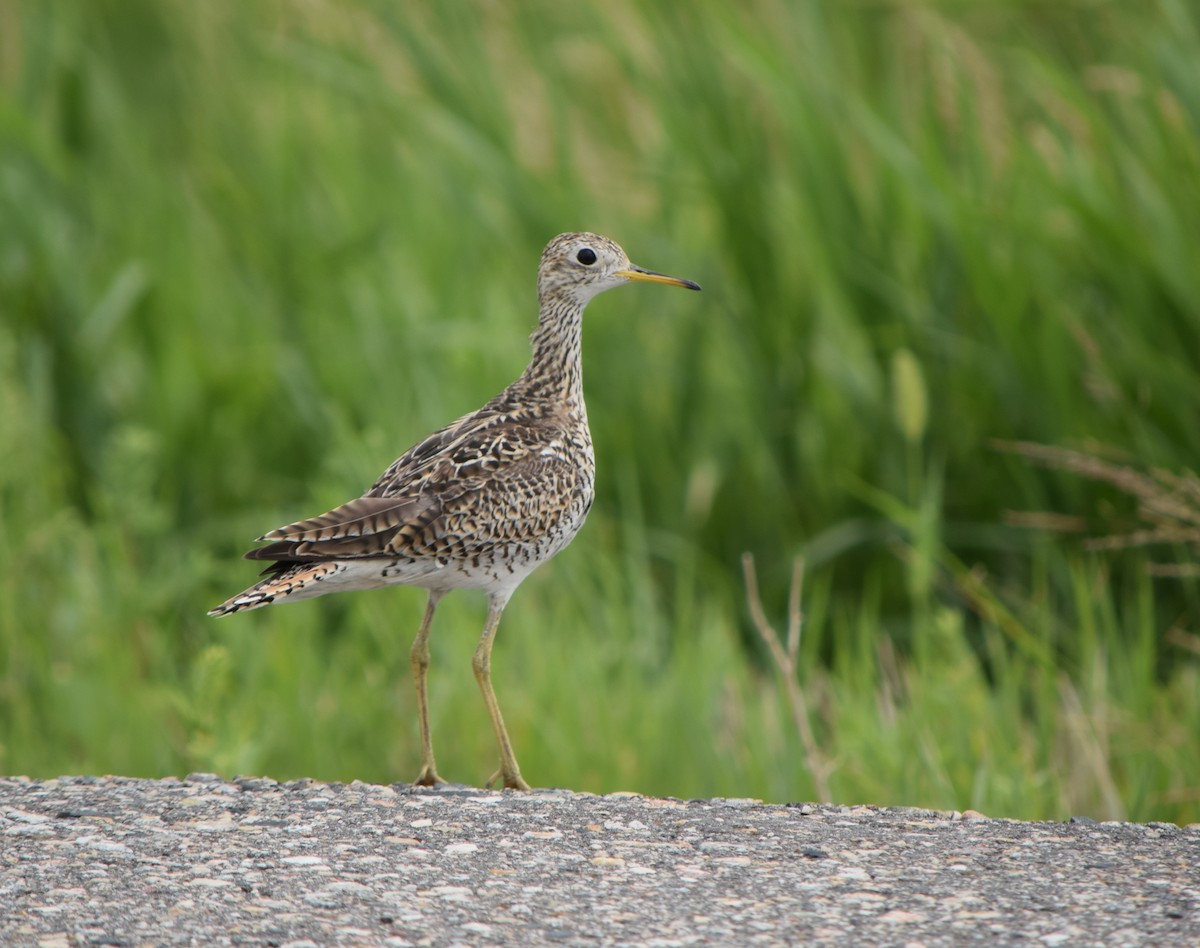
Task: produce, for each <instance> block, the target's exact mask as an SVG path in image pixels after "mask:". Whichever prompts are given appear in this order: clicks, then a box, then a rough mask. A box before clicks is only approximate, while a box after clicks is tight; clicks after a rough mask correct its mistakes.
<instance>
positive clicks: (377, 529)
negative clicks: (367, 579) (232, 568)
mask: <svg viewBox="0 0 1200 948" xmlns="http://www.w3.org/2000/svg"><path fill="white" fill-rule="evenodd" d="M440 513H441V509H440V505H439V503H438V499H437V497H436V496H435V495H434V494H432V493H429V492H427V491H423V492H422V493H420V494H418V495H417V496H415V497H359V498H358V499H357V500H352V501H350V502H349V503H348V504H342V505H341V506H340V507H335V508H334V509H333V510H330V511H329V512H328V513H323V514H321V515H320V516H319V517H312V518H310V519H308V520H300V521H297V522H296V523H292V524H288V525H287V526H286V527H280V528H279V529H278V530H272V531H271V532H270V533H268V534H266V535H264V536H262V537H260V538H259V539H260V540H262V541H267V540H271V541H274V542H271V543H268V544H267V545H266V546H261V547H258V548H256V549H253V550H250V551H249V552H248V553H246V559H248V560H327V559H340V558H343V557H345V558H353V557H364V556H386V555H389V552H390V550H391V548H392V547H393V546H394V544H395V541H396V538H397V536H398V535H399V534H401V533H402V532H405V531H408V530H414V529H415V530H423V529H424V528H425V527H426V526H427V525H428V524H429V523H430V522H431V521H433V520H436V519H437V517H438V516H439V514H440Z"/></svg>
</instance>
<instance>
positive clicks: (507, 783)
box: [484, 767, 533, 790]
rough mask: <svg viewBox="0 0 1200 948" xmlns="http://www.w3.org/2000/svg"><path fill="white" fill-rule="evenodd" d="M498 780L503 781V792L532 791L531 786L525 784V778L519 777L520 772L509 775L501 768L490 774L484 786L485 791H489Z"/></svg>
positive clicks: (515, 771) (516, 771)
mask: <svg viewBox="0 0 1200 948" xmlns="http://www.w3.org/2000/svg"><path fill="white" fill-rule="evenodd" d="M500 780H502V781H504V783H503V786H504V789H505V790H532V789H533V788H532V787H531V786H529V784H527V783H526V782H525V778H524V777H522V776H521V771H519V770H514V771H512V772H511V773H509V772H508V771H506V770H505V769H504V768H503V767H501V768H500V769H499V770H497V771H496V772H495V773H494V774H492V776H491V777H490V778H489V779H488V782H487V783H485V784H484V786H485V787H486V788H487V789H489V790H491V789H492V787H493V786H495V784H496V782H497V781H500Z"/></svg>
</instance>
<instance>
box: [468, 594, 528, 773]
mask: <svg viewBox="0 0 1200 948" xmlns="http://www.w3.org/2000/svg"><path fill="white" fill-rule="evenodd" d="M507 603H508V593H495V594H492V595H490V596H488V615H487V623H486V624H485V625H484V627H483V635H482V636H480V638H479V645H478V646H477V647H476V649H475V655H474V657H473V658H472V659H471V667H472V668H473V669H474V670H475V680H476V681H477V682H479V690H480V691H482V692H483V703H484V704H486V705H487V710H488V716H489V717H491V719H492V728H493V730H495V732H496V744H497V745H499V748H500V769H499V770H497V771H496V772H495V773H494V774H492V778H491V779H490V780H489V781H488V782H487V785H488V786H489V787H490V786H491V785H492V784H494V783H495V782H496V781H497V780H500V779H503V781H504V786H505V787H506V788H509V789H511V790H528V789H529V784H527V783H526V782H525V780H524V778H523V777H522V776H521V768H520V767H519V766H517V758H516V756H515V755H514V754H513V749H512V742H511V741H510V740H509V739H508V731H507V730H505V727H504V717H503V716H502V715H501V714H500V705H499V703H498V702H497V701H496V692H494V691H493V690H492V642H493V641H494V640H495V638H496V627H497V626H499V625H500V615H501V613H503V612H504V607H505V605H507Z"/></svg>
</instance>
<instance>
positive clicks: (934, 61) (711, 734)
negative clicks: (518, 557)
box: [0, 0, 1200, 822]
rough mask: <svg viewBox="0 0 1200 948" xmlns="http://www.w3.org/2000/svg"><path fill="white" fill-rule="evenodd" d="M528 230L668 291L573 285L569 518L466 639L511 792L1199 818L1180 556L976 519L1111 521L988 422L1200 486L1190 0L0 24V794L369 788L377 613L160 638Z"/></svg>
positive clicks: (406, 388)
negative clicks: (579, 388) (756, 589)
mask: <svg viewBox="0 0 1200 948" xmlns="http://www.w3.org/2000/svg"><path fill="white" fill-rule="evenodd" d="M572 229H590V230H597V231H600V232H602V233H606V234H609V235H611V236H613V237H615V238H616V239H617V240H619V241H620V242H622V243H623V244H624V245H625V247H626V249H627V250H628V251H629V252H630V255H631V256H632V257H633V259H634V260H635V261H636V262H638V263H640V264H642V265H644V266H648V267H653V268H655V269H660V270H664V271H667V272H670V273H675V274H678V275H680V276H684V277H688V278H692V279H695V280H697V281H699V282H700V283H701V284H703V286H704V288H705V292H704V294H703V295H700V296H692V295H688V294H675V293H671V292H669V291H657V290H655V289H653V288H640V289H637V290H632V289H631V290H623V291H620V292H619V293H614V294H610V295H606V296H605V297H603V298H601V299H600V300H598V301H597V302H596V303H595V304H593V306H592V307H591V308H590V309H589V311H588V321H587V327H586V333H585V337H586V338H585V350H586V354H585V363H586V370H585V373H586V384H587V388H588V395H589V407H590V416H591V421H592V427H593V433H594V438H595V444H596V454H597V458H598V465H599V496H598V499H597V502H596V505H595V507H594V508H593V512H592V514H591V518H590V521H589V524H588V526H587V528H586V529H585V531H584V532H583V533H582V534H581V536H580V537H579V538H578V539H577V541H576V542H575V544H574V545H573V546H572V547H571V548H570V549H569V550H567V551H566V552H565V553H563V554H562V555H561V556H560V557H559V558H558V559H556V560H555V561H554V562H553V563H551V564H550V565H548V566H546V567H544V568H543V569H542V570H541V571H540V572H539V573H537V574H535V575H534V576H533V577H532V578H531V579H530V580H529V581H528V582H526V583H525V585H524V586H523V587H522V589H521V591H520V592H519V593H518V594H517V595H516V596H515V597H514V600H513V602H512V605H511V606H510V607H509V609H508V611H507V612H506V614H505V621H504V624H503V625H502V627H501V631H500V635H499V638H498V644H497V649H496V657H495V680H496V687H497V691H498V693H499V696H500V700H501V704H502V706H503V708H504V710H505V714H506V717H507V720H508V724H509V729H510V731H511V733H512V736H513V739H514V741H515V744H516V748H517V752H518V756H519V758H520V760H521V763H522V767H523V770H524V772H525V773H526V775H527V776H528V778H529V779H530V780H531V782H533V783H534V784H539V785H559V786H569V787H572V788H575V789H581V790H593V791H607V790H617V789H636V790H640V791H644V792H647V793H660V794H673V795H677V796H685V797H686V796H712V795H718V794H720V795H734V796H758V797H764V798H767V799H772V800H793V799H812V798H814V797H816V796H818V795H824V794H828V795H829V796H831V797H832V798H833V799H834V800H836V801H838V802H870V803H880V804H915V805H923V806H931V807H947V808H960V809H961V808H967V807H973V808H975V809H979V810H982V811H984V812H986V813H989V814H991V815H1004V816H1020V817H1030V818H1038V817H1048V818H1063V817H1066V816H1069V815H1073V814H1081V815H1090V816H1093V817H1098V818H1102V817H1121V818H1134V819H1164V820H1178V821H1184V822H1186V821H1194V820H1197V819H1200V629H1198V628H1197V624H1198V622H1200V583H1198V582H1197V579H1196V578H1195V576H1188V575H1187V566H1188V565H1189V564H1191V563H1194V561H1195V559H1196V549H1195V547H1189V546H1188V545H1187V544H1186V543H1183V542H1180V543H1176V544H1175V545H1174V546H1167V547H1166V548H1158V549H1153V550H1144V549H1139V548H1133V549H1125V550H1118V551H1109V552H1094V551H1089V550H1088V549H1086V548H1085V547H1084V546H1083V544H1082V543H1081V542H1080V540H1079V539H1078V538H1077V537H1073V536H1069V535H1063V534H1061V533H1051V532H1047V531H1038V530H1031V529H1028V528H1023V527H1019V526H1014V525H1012V523H1011V520H1012V513H1013V512H1014V511H1016V512H1020V511H1034V512H1040V513H1039V514H1038V517H1041V519H1038V517H1035V518H1033V522H1034V523H1041V522H1045V523H1049V524H1057V525H1060V526H1061V525H1063V524H1067V525H1073V526H1074V527H1076V528H1078V529H1082V530H1085V531H1090V533H1091V534H1100V535H1104V534H1111V533H1114V532H1119V531H1123V530H1128V529H1131V525H1132V526H1136V523H1137V520H1138V510H1137V507H1136V504H1135V503H1134V502H1133V501H1132V500H1131V499H1130V498H1129V497H1127V496H1125V495H1124V494H1122V492H1121V491H1119V490H1116V489H1114V488H1113V487H1112V486H1111V485H1109V484H1104V483H1101V482H1098V481H1095V480H1089V479H1088V478H1086V477H1080V476H1078V474H1075V473H1072V472H1069V471H1064V470H1056V469H1053V468H1046V467H1041V466H1035V465H1033V464H1031V463H1029V461H1028V460H1027V459H1025V458H1023V457H1021V456H1019V455H1014V454H1012V453H1010V452H1002V451H998V450H996V449H995V447H994V446H993V439H1020V440H1026V441H1034V442H1043V443H1049V444H1058V445H1067V446H1073V447H1076V448H1080V449H1083V450H1085V451H1088V452H1091V453H1095V454H1099V455H1103V456H1105V457H1107V458H1108V459H1110V460H1112V461H1114V462H1115V463H1118V464H1121V465H1128V466H1129V467H1130V468H1133V469H1139V470H1148V469H1163V470H1167V471H1174V472H1178V473H1180V474H1183V473H1184V472H1187V471H1194V470H1196V468H1197V466H1198V464H1200V461H1198V458H1200V302H1198V301H1200V265H1198V264H1197V259H1198V252H1197V250H1198V247H1200V14H1198V13H1197V11H1196V8H1195V7H1194V5H1193V4H1190V3H1188V2H1184V0H1147V2H1146V3H1139V4H1131V3H1122V2H1115V0H1078V2H1066V3H1060V4H1053V5H1047V4H1040V3H1028V2H1022V0H1009V2H998V3H989V4H974V3H961V2H951V0H943V2H936V0H928V2H922V0H909V2H901V0H895V2H878V3H868V2H862V3H840V2H816V0H810V2H784V0H750V2H746V3H741V4H728V3H725V2H723V0H696V2H694V3H690V4H687V5H674V6H669V5H659V4H654V3H650V2H647V0H611V2H608V3H606V4H603V5H599V4H561V3H553V2H544V0H537V2H530V3H523V4H519V5H518V4H512V5H509V4H499V3H488V2H473V3H468V2H450V3H441V4H394V3H387V2H383V0H377V2H355V3H333V2H328V0H309V2H282V0H277V2H267V3H254V4H240V3H231V2H212V3H203V4H196V3H185V2H182V0H119V2H118V0H89V2H54V3H46V2H34V0H29V2H20V0H0V533H2V534H3V543H0V772H7V773H26V774H33V775H38V776H51V775H54V774H58V773H63V772H113V773H122V774H128V775H163V774H171V773H175V774H181V773H184V772H187V771H190V770H215V771H218V772H221V773H223V774H226V775H232V774H234V773H238V772H241V773H255V774H269V775H272V776H275V777H278V778H286V777H293V776H300V775H306V776H312V777H317V778H321V779H341V780H347V779H353V778H361V779H364V780H371V781H393V780H407V779H411V777H412V776H413V775H414V774H415V772H416V769H417V762H418V758H419V753H418V748H417V739H416V726H415V720H414V703H413V698H412V692H411V687H410V682H409V673H408V648H409V644H410V642H411V638H412V635H413V634H414V632H415V630H416V626H417V623H418V621H419V618H420V614H421V610H422V608H423V604H424V597H423V594H422V593H420V592H418V591H413V590H403V589H399V590H388V591H383V592H376V593H371V594H361V595H357V596H350V597H337V596H334V597H329V598H327V599H323V600H319V601H316V602H310V603H305V604H302V605H298V606H289V607H288V608H284V609H268V610H264V611H261V612H256V613H253V614H251V615H248V616H239V617H235V618H233V619H230V620H225V621H222V622H215V621H213V620H210V619H207V618H206V617H205V615H204V613H205V610H206V609H207V608H209V607H210V606H212V605H214V604H215V603H217V602H219V601H221V600H222V599H224V598H225V597H226V596H228V595H230V594H231V593H233V592H235V591H237V590H238V589H241V588H242V587H244V586H246V585H249V584H250V582H251V580H252V579H253V576H254V569H253V568H252V567H251V566H250V565H249V564H247V563H245V562H243V561H241V560H240V559H239V555H240V553H241V552H242V551H243V550H244V549H245V548H246V547H247V545H248V542H249V541H250V540H251V539H252V538H253V537H255V536H257V535H258V534H260V533H262V532H263V531H264V530H266V529H269V528H271V527H274V526H277V525H278V524H281V523H285V522H289V521H291V520H294V519H297V518H299V517H302V516H308V515H312V514H315V513H318V512H320V511H323V510H325V509H327V508H328V507H330V506H333V505H334V504H336V503H339V502H341V501H344V500H346V499H348V498H350V497H351V496H354V495H356V494H357V493H358V492H360V491H361V490H362V489H363V488H365V487H366V486H367V485H368V484H369V483H371V481H372V480H373V479H374V478H375V477H376V475H377V474H378V473H379V472H380V471H381V470H382V469H383V468H384V467H385V466H386V465H387V464H388V463H390V461H391V460H392V459H393V458H394V457H395V456H396V455H398V454H399V453H400V451H401V450H403V449H404V448H406V447H407V446H408V445H409V444H411V443H412V442H413V441H415V440H416V439H417V438H419V437H420V436H422V435H424V434H425V433H427V432H428V431H429V430H432V429H433V428H435V427H437V426H440V425H442V424H444V423H446V422H447V421H449V420H451V419H453V418H454V417H457V416H458V415H459V414H461V413H463V412H465V411H469V410H471V409H473V408H475V407H477V406H478V405H479V404H480V403H482V401H483V400H485V399H486V398H487V397H489V396H490V395H492V394H493V393H494V392H495V391H497V390H499V389H500V388H501V387H503V386H504V385H505V384H507V383H508V382H509V381H510V380H511V379H512V378H513V377H515V376H516V374H517V373H518V372H519V371H520V370H521V368H522V367H523V366H524V363H525V360H526V357H527V352H528V350H527V334H528V332H529V331H530V330H531V329H532V325H533V320H534V318H535V300H534V295H533V277H534V268H535V264H536V261H537V256H538V254H539V252H540V250H541V248H542V246H543V244H544V243H545V241H546V240H547V239H549V238H550V237H551V236H553V235H554V234H555V233H558V232H560V231H563V230H572ZM744 551H750V552H752V553H753V554H754V556H755V558H756V562H757V564H758V578H759V583H760V585H761V588H762V598H763V604H764V608H765V611H766V615H767V617H768V619H769V621H771V622H772V623H773V624H774V625H775V626H776V628H777V629H779V630H780V633H781V634H782V629H783V626H784V624H785V621H786V613H787V598H788V586H789V575H790V572H791V566H792V559H793V557H795V556H797V555H803V556H804V558H805V563H806V573H805V584H804V590H803V596H802V601H801V606H802V609H803V612H804V625H803V635H802V637H801V639H800V644H799V652H798V654H797V658H796V663H797V666H798V673H797V682H798V683H799V684H801V685H802V688H803V702H804V704H803V714H804V716H805V718H806V720H807V721H808V722H809V724H810V726H811V731H812V735H811V736H812V741H813V742H815V743H814V744H812V745H811V746H807V747H806V745H805V742H804V741H803V740H802V735H801V734H800V733H799V732H800V728H799V727H798V726H797V723H796V717H795V715H794V714H793V713H792V711H791V710H789V703H788V698H787V695H788V688H787V686H786V684H785V683H783V682H782V681H781V678H780V675H779V672H778V670H777V669H776V668H775V667H774V665H773V664H772V662H771V659H770V657H769V653H768V651H767V649H766V648H765V647H764V645H763V643H762V641H761V640H760V639H759V637H758V633H757V632H756V630H755V627H754V625H753V624H752V623H751V621H750V618H749V612H748V610H747V606H746V598H745V586H744V583H743V577H742V573H741V570H740V565H739V561H740V557H741V555H742V553H743V552H744ZM1151 560H1153V561H1155V562H1158V563H1160V564H1162V563H1164V562H1165V563H1166V564H1167V565H1168V566H1172V565H1174V566H1175V567H1178V568H1177V569H1176V570H1175V571H1176V572H1179V573H1182V575H1178V576H1166V577H1163V576H1155V575H1152V573H1151V572H1149V571H1148V570H1147V565H1148V563H1150V562H1151ZM1167 571H1168V572H1169V571H1170V570H1167ZM1160 572H1162V570H1161V569H1160ZM483 613H484V609H483V603H482V600H481V599H475V598H472V597H471V596H470V595H467V594H459V595H458V596H455V597H451V598H450V599H449V600H447V601H446V602H445V603H444V604H443V606H442V608H441V610H440V611H439V615H438V622H437V625H436V627H435V629H434V635H433V639H432V648H433V663H434V664H433V668H432V671H431V705H432V714H433V727H434V740H435V749H436V751H437V753H438V761H439V764H440V769H441V771H442V772H443V773H444V774H445V775H447V776H448V777H450V778H451V779H457V780H462V781H465V782H470V783H479V782H481V781H482V780H483V779H484V778H485V777H486V776H487V775H488V774H489V773H490V772H491V771H492V769H493V763H494V761H493V758H494V755H495V751H494V747H493V743H492V737H491V733H490V730H489V728H488V725H487V718H486V714H485V712H484V709H483V706H482V702H481V701H480V700H479V698H478V695H477V692H476V688H475V683H474V681H473V679H472V676H471V674H470V671H469V659H470V654H471V651H472V649H473V648H474V645H475V641H476V637H477V635H478V632H479V629H480V627H481V625H482V620H483ZM814 747H815V754H814V753H813V752H812V751H813V749H814Z"/></svg>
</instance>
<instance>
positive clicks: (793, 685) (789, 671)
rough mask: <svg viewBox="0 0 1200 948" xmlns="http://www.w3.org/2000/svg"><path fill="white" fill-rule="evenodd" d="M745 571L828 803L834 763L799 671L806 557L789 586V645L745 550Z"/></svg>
mask: <svg viewBox="0 0 1200 948" xmlns="http://www.w3.org/2000/svg"><path fill="white" fill-rule="evenodd" d="M742 574H743V575H744V576H745V579H746V603H747V605H748V606H749V608H750V619H751V621H753V623H754V627H755V628H756V629H757V630H758V634H759V635H760V636H762V640H763V641H764V642H765V643H766V645H767V650H768V651H769V652H770V653H771V659H772V660H773V661H774V662H775V667H776V668H777V669H778V670H779V674H780V677H781V678H782V679H783V684H784V688H785V689H786V692H787V697H788V705H789V707H790V708H791V711H792V721H793V723H794V724H795V726H796V732H797V733H798V734H799V735H800V743H801V744H803V745H804V758H805V764H806V765H807V767H808V772H809V776H811V777H812V782H813V788H814V790H815V791H816V795H817V799H818V801H819V802H821V803H827V802H829V801H830V800H832V799H833V797H832V795H831V794H830V791H829V776H830V774H831V773H832V771H833V765H832V763H831V762H830V761H829V759H828V758H827V757H826V756H825V755H824V754H823V753H822V752H821V749H820V747H818V746H817V739H816V735H814V734H813V730H812V725H811V724H810V723H809V720H808V705H807V703H806V701H805V698H804V689H803V688H802V687H801V686H800V679H799V678H798V677H797V675H796V664H797V658H798V656H799V654H800V628H801V624H802V621H803V615H802V613H801V611H800V597H801V591H802V589H803V587H804V558H803V557H799V556H798V557H796V559H795V560H793V561H792V580H791V583H790V584H789V586H788V620H787V623H788V624H787V645H786V647H785V645H784V643H783V642H782V641H781V640H780V637H779V634H778V633H777V632H776V631H775V629H774V628H773V627H772V626H771V623H770V622H768V621H767V615H766V613H765V612H764V611H763V605H762V596H761V595H760V593H759V590H758V576H757V573H756V572H755V569H754V554H753V553H743V554H742Z"/></svg>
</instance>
